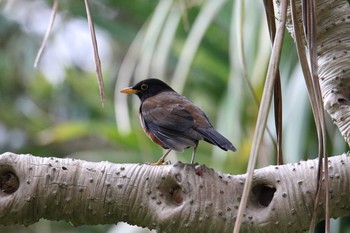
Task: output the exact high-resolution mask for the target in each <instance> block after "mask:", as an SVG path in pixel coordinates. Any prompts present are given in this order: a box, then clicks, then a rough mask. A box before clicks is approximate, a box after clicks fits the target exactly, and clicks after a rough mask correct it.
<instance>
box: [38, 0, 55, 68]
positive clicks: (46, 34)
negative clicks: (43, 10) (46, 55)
mask: <svg viewBox="0 0 350 233" xmlns="http://www.w3.org/2000/svg"><path fill="white" fill-rule="evenodd" d="M57 9H58V0H54V1H53V5H52V11H51V16H50V22H49V26H48V27H47V30H46V33H45V36H44V39H43V41H42V42H41V45H40V48H39V50H38V53H37V55H36V58H35V61H34V67H37V66H38V63H39V60H40V58H41V54H42V53H43V51H44V48H45V46H46V44H47V40H48V38H49V35H50V33H51V30H52V27H53V24H54V22H55V18H56V14H57Z"/></svg>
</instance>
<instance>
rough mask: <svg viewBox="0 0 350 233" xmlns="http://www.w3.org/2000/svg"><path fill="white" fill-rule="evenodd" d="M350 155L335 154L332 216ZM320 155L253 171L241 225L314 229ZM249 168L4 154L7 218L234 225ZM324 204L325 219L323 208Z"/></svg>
mask: <svg viewBox="0 0 350 233" xmlns="http://www.w3.org/2000/svg"><path fill="white" fill-rule="evenodd" d="M349 162H350V157H349V154H344V155H341V156H335V157H332V158H330V159H329V166H330V167H329V169H330V175H329V182H330V194H331V200H330V206H331V210H330V211H331V216H332V217H339V216H344V215H348V214H349V211H350V204H349V203H350V200H349V199H350V192H349V187H350V186H349V182H350V179H348V177H350V174H349V173H350V169H349ZM316 176H317V160H308V161H304V162H299V163H294V164H287V165H282V166H269V167H266V168H262V169H257V170H255V172H254V179H253V186H252V187H253V188H252V192H251V194H250V197H249V200H248V206H247V209H246V212H245V215H244V221H243V224H242V228H241V230H242V232H295V231H299V230H302V229H307V227H308V224H309V222H310V219H311V213H312V203H313V197H314V195H315V189H316ZM244 181H245V175H230V174H222V173H220V172H217V171H214V170H213V169H210V168H207V167H206V166H202V165H187V164H182V163H176V164H174V165H164V166H151V165H146V164H113V163H109V162H99V163H94V162H87V161H83V160H75V159H69V158H67V159H60V158H53V157H50V158H42V157H35V156H32V155H17V154H13V153H4V154H2V155H0V224H2V225H12V224H24V225H30V224H33V223H35V222H36V221H38V220H39V219H40V218H45V219H49V220H65V221H69V222H71V223H73V224H74V225H82V224H89V225H93V224H110V223H116V222H118V221H124V222H128V223H130V224H136V225H139V226H143V227H148V228H150V229H157V231H158V232H184V233H185V232H192V233H193V232H232V229H233V224H234V220H235V216H236V213H237V209H238V205H239V201H240V198H241V193H242V189H243V184H244ZM323 205H324V197H321V199H320V203H319V208H318V210H319V214H318V220H321V218H322V216H323V210H324V207H323Z"/></svg>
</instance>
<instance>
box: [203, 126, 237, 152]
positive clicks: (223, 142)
mask: <svg viewBox="0 0 350 233" xmlns="http://www.w3.org/2000/svg"><path fill="white" fill-rule="evenodd" d="M197 131H198V132H199V133H200V134H202V135H203V137H204V140H205V141H207V142H209V143H211V144H214V145H217V146H218V147H220V148H221V149H223V150H225V151H227V150H231V151H236V148H235V147H234V146H233V145H232V143H231V142H230V141H229V140H228V139H227V138H225V137H224V136H222V135H221V134H220V133H219V132H217V131H216V130H215V129H214V128H200V129H197Z"/></svg>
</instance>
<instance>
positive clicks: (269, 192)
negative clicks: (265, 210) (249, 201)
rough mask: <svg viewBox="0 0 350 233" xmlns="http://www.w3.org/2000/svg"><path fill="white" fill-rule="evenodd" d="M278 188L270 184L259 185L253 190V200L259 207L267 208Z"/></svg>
mask: <svg viewBox="0 0 350 233" xmlns="http://www.w3.org/2000/svg"><path fill="white" fill-rule="evenodd" d="M275 192H276V188H275V187H273V186H271V185H268V184H257V185H255V186H254V187H253V189H252V194H253V200H254V201H255V202H256V203H257V204H258V205H259V206H264V207H267V206H269V205H270V203H271V201H272V199H273V196H274V194H275Z"/></svg>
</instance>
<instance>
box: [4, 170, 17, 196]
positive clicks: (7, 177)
mask: <svg viewBox="0 0 350 233" xmlns="http://www.w3.org/2000/svg"><path fill="white" fill-rule="evenodd" d="M18 188H19V179H18V177H17V175H16V174H15V173H14V172H13V171H12V170H11V169H9V168H6V167H2V168H1V167H0V197H1V196H5V195H10V194H12V193H14V192H16V191H17V189H18Z"/></svg>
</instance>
